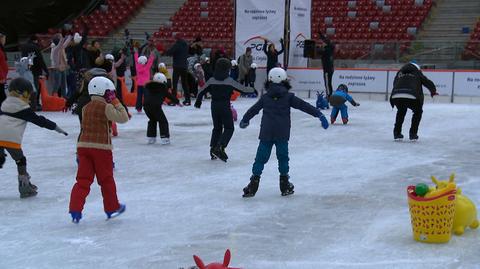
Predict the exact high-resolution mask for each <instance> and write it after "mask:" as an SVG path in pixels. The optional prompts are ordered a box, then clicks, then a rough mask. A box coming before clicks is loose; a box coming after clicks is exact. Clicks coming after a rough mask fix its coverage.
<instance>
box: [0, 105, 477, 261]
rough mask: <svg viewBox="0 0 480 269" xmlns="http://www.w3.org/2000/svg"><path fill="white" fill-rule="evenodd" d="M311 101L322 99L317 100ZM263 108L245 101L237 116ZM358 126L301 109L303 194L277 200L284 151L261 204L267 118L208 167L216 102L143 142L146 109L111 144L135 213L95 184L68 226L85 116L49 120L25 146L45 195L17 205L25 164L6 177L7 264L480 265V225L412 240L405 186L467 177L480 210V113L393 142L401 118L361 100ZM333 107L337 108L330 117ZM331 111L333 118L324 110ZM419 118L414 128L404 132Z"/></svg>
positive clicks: (452, 109)
mask: <svg viewBox="0 0 480 269" xmlns="http://www.w3.org/2000/svg"><path fill="white" fill-rule="evenodd" d="M309 101H310V103H312V104H313V103H314V100H309ZM253 102H254V100H249V99H247V100H246V99H242V100H239V101H237V102H235V107H236V108H237V110H238V112H239V115H240V116H242V115H243V114H244V112H245V111H246V110H247V109H248V107H250V106H251V105H252V104H253ZM361 103H362V106H360V107H359V108H352V107H350V108H349V112H350V123H349V124H348V125H347V126H343V125H341V124H335V125H334V126H331V127H330V128H329V129H328V130H326V131H325V130H323V129H322V128H321V126H320V122H319V121H318V119H315V118H312V117H311V116H309V115H307V114H304V113H302V112H299V111H295V110H292V137H291V140H290V176H291V181H292V183H294V184H295V194H294V195H293V196H289V197H281V196H280V192H279V187H278V171H277V162H276V157H275V154H274V152H273V153H272V157H271V158H270V162H269V163H268V164H267V166H266V169H265V171H264V174H263V175H262V180H261V185H260V189H259V191H258V193H257V195H256V196H255V197H254V198H250V199H243V198H242V197H241V194H242V188H243V187H244V186H245V185H246V184H247V183H248V180H249V177H250V175H251V165H252V163H253V160H254V157H255V152H256V149H257V145H258V139H257V137H258V132H259V124H260V119H261V114H260V115H258V116H257V117H256V118H254V120H252V121H251V124H250V126H249V127H248V128H247V129H245V130H244V129H240V128H238V127H236V130H235V134H234V136H233V139H232V141H231V143H230V145H229V147H228V148H227V153H228V154H229V157H230V159H229V160H228V163H222V162H220V161H211V160H210V157H209V141H210V132H211V128H212V124H211V118H210V104H209V102H208V101H206V102H204V106H203V107H202V109H200V110H196V109H195V108H193V107H184V108H179V107H173V108H172V107H165V108H164V109H165V111H166V114H167V117H168V119H169V121H170V127H171V136H172V137H171V141H172V144H171V145H168V146H161V145H160V144H156V145H153V146H151V145H147V140H146V137H145V135H146V125H147V118H146V116H145V115H144V114H136V112H135V114H134V117H133V119H132V120H131V121H130V122H128V123H127V124H125V125H119V132H120V136H119V137H118V138H115V139H114V145H115V150H114V160H115V164H116V169H115V178H116V182H117V186H118V196H119V198H120V200H121V202H124V203H126V205H127V211H126V212H125V214H123V215H121V216H120V217H118V218H116V219H113V220H110V221H105V214H104V212H103V207H102V198H101V194H100V191H99V187H98V185H96V184H94V185H92V191H91V193H90V196H89V197H88V199H87V204H86V207H85V210H84V212H83V213H84V218H83V219H82V221H81V222H80V224H79V225H76V224H73V223H71V222H70V217H69V215H68V202H69V195H70V190H71V187H72V186H73V184H74V182H75V174H76V169H77V165H76V163H75V141H76V138H77V135H78V131H79V126H78V120H77V118H76V117H75V116H73V115H71V114H63V113H42V114H43V115H45V116H46V117H48V118H50V119H52V120H53V121H55V122H57V123H58V124H59V126H61V127H62V128H64V129H65V130H67V131H68V132H69V133H70V136H68V137H64V136H62V135H59V134H57V133H55V132H52V131H49V130H46V129H40V128H38V127H36V126H33V125H31V124H30V125H29V126H28V128H27V131H26V134H25V139H24V145H23V148H24V151H25V154H26V156H27V159H28V171H29V172H30V174H31V176H32V182H33V183H35V184H37V185H38V187H39V194H38V196H37V197H34V198H29V199H22V200H21V199H20V198H19V197H18V191H17V179H16V178H17V175H16V166H15V163H14V162H13V161H12V160H11V159H10V158H9V157H8V159H7V163H6V165H5V166H4V169H2V170H0V175H1V183H2V184H1V185H0V268H162V269H178V268H181V267H185V268H188V267H189V266H193V265H194V262H193V259H192V255H193V254H196V255H199V256H200V257H202V258H203V260H204V261H205V262H206V263H209V262H213V261H222V260H223V253H224V252H225V250H226V249H227V248H230V249H231V251H232V262H231V266H234V267H242V268H246V269H272V268H273V269H278V268H299V269H300V268H301V269H309V268H315V269H317V268H422V269H423V268H480V242H479V239H480V231H478V230H477V231H476V230H473V231H472V230H470V229H467V231H466V233H465V234H464V235H462V236H453V238H452V240H451V241H450V242H449V243H448V244H442V245H430V244H422V243H418V242H415V241H414V240H413V238H412V231H411V226H410V215H409V212H408V206H407V199H406V188H407V186H408V185H411V184H416V183H420V182H425V183H429V177H430V175H435V176H438V177H440V178H442V179H445V178H447V177H448V176H449V174H450V173H452V172H456V173H457V181H458V184H459V185H460V186H461V187H462V188H463V192H464V194H466V195H467V196H469V197H470V198H471V199H472V200H473V201H474V202H475V203H476V204H477V205H479V204H480V172H479V160H480V138H479V130H480V121H479V120H478V119H479V118H480V106H479V105H466V104H426V105H425V107H424V116H423V119H422V122H421V125H420V131H419V136H420V140H419V141H418V142H416V143H411V142H400V143H398V142H393V141H392V140H393V139H392V127H393V121H394V117H395V110H392V109H391V107H390V106H389V104H388V103H387V102H380V101H379V102H375V101H364V102H361ZM328 112H329V111H328ZM328 112H326V113H328ZM409 125H410V114H408V116H407V118H406V122H405V125H404V134H407V135H408V128H409Z"/></svg>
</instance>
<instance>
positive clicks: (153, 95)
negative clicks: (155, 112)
mask: <svg viewBox="0 0 480 269" xmlns="http://www.w3.org/2000/svg"><path fill="white" fill-rule="evenodd" d="M165 98H168V99H170V100H171V101H172V102H173V103H175V104H178V103H180V101H179V100H178V99H177V98H176V97H175V96H173V95H172V94H171V93H170V92H169V91H168V87H167V85H166V84H163V83H159V82H156V81H150V82H148V83H147V84H145V97H144V100H143V104H144V106H146V107H147V106H152V107H161V106H162V104H163V101H164V100H165Z"/></svg>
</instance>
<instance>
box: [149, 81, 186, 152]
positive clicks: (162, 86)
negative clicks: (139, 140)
mask: <svg viewBox="0 0 480 269" xmlns="http://www.w3.org/2000/svg"><path fill="white" fill-rule="evenodd" d="M165 98H168V99H169V100H170V103H173V104H179V103H180V101H179V100H178V99H177V98H176V97H175V96H173V95H172V94H171V93H170V92H169V91H168V82H167V77H166V76H165V75H164V74H162V73H156V74H155V75H154V76H153V80H152V81H150V82H148V83H147V84H145V100H144V105H143V108H144V109H145V114H147V117H148V127H147V137H148V144H155V143H156V141H157V125H158V126H159V129H160V139H161V141H160V143H161V144H162V145H168V144H170V131H169V128H168V120H167V117H166V116H165V113H164V112H163V109H162V104H163V102H164V101H165Z"/></svg>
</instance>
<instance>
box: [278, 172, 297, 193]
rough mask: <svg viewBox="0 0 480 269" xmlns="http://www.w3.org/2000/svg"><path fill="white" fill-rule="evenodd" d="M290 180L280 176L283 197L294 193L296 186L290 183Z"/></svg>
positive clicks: (287, 177)
mask: <svg viewBox="0 0 480 269" xmlns="http://www.w3.org/2000/svg"><path fill="white" fill-rule="evenodd" d="M289 178H290V177H289V176H280V192H281V193H282V196H287V195H290V194H293V193H294V191H293V188H294V186H293V184H292V183H291V182H290V181H288V179H289Z"/></svg>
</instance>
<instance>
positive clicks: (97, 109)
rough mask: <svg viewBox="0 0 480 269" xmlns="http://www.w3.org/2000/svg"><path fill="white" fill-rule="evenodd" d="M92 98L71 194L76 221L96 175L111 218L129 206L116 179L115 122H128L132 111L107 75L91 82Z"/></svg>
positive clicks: (79, 143)
mask: <svg viewBox="0 0 480 269" xmlns="http://www.w3.org/2000/svg"><path fill="white" fill-rule="evenodd" d="M88 93H89V94H90V96H91V101H90V102H89V103H88V104H86V105H85V107H84V108H83V110H82V114H83V120H82V129H81V131H80V137H79V139H78V144H77V155H78V171H77V182H76V183H75V185H74V186H73V188H72V193H71V196H70V210H69V213H70V215H71V216H72V221H73V222H74V223H78V222H79V221H80V219H81V218H82V211H83V206H84V204H85V199H86V198H87V196H88V194H89V192H90V185H91V184H92V183H93V178H94V177H95V176H96V177H97V181H98V184H99V185H100V188H101V189H102V196H103V208H104V210H105V213H106V214H107V218H111V217H114V216H116V215H119V214H121V213H123V212H124V211H125V205H122V204H120V203H119V202H118V198H117V189H116V186H115V180H114V178H113V156H112V138H111V123H112V122H118V123H125V122H127V121H128V114H127V111H126V110H125V107H124V106H123V105H122V104H121V103H120V101H119V100H118V99H117V98H116V96H115V85H114V84H113V82H112V81H111V80H110V79H108V78H105V77H95V78H93V79H92V80H91V81H90V82H89V83H88Z"/></svg>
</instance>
